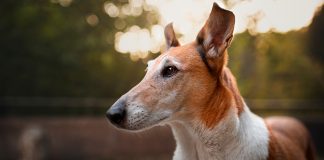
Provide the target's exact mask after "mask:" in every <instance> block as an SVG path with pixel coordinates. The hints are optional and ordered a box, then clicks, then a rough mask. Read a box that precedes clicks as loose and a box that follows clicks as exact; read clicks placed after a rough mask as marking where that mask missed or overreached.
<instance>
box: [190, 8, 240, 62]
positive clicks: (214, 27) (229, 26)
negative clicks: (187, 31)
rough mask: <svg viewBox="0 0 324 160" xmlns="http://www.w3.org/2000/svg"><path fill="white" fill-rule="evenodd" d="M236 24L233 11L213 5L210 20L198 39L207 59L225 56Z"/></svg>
mask: <svg viewBox="0 0 324 160" xmlns="http://www.w3.org/2000/svg"><path fill="white" fill-rule="evenodd" d="M234 23H235V17H234V14H233V13H232V12H231V11H228V10H225V9H223V8H221V7H219V6H218V5H217V4H216V3H214V4H213V9H212V11H211V13H210V15H209V18H208V19H207V21H206V23H205V25H204V27H203V28H202V29H201V30H200V32H199V33H198V36H197V39H196V40H197V42H198V44H199V45H201V47H203V49H204V51H205V53H206V57H207V58H216V57H220V56H222V55H223V54H224V52H225V50H226V49H227V48H228V46H229V45H230V43H231V40H232V38H233V30H234Z"/></svg>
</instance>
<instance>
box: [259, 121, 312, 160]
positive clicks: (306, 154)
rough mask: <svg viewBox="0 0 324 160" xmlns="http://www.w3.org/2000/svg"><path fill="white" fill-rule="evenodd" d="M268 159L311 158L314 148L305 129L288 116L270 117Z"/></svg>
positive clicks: (298, 159) (267, 122)
mask: <svg viewBox="0 0 324 160" xmlns="http://www.w3.org/2000/svg"><path fill="white" fill-rule="evenodd" d="M265 122H266V124H267V126H268V128H269V131H270V144H269V158H268V159H269V160H286V159H293V160H313V159H315V156H314V148H313V144H312V141H311V138H310V135H309V133H308V131H307V129H306V128H305V127H304V126H303V124H301V123H300V122H299V121H297V120H296V119H293V118H290V117H270V118H266V119H265Z"/></svg>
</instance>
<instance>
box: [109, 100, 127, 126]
mask: <svg viewBox="0 0 324 160" xmlns="http://www.w3.org/2000/svg"><path fill="white" fill-rule="evenodd" d="M125 108H126V107H125V103H123V102H120V101H117V102H116V103H115V104H114V105H112V106H111V107H110V109H109V110H108V111H107V113H106V116H107V118H108V119H109V120H110V121H111V122H112V123H114V124H121V122H122V121H123V120H124V118H125V115H126V110H125Z"/></svg>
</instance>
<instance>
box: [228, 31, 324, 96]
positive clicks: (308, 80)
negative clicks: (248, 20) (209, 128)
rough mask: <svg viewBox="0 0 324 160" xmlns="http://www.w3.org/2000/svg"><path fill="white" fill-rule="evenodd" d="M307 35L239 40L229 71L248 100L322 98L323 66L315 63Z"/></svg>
mask: <svg viewBox="0 0 324 160" xmlns="http://www.w3.org/2000/svg"><path fill="white" fill-rule="evenodd" d="M306 42H307V32H305V30H301V31H292V32H289V33H285V34H279V33H265V34H259V35H256V36H251V35H250V34H248V33H243V34H239V35H237V36H236V38H235V40H234V42H233V44H232V47H231V48H230V51H229V53H230V61H229V65H230V68H231V69H232V70H233V72H234V74H235V75H236V78H237V80H238V84H239V86H240V88H241V92H242V94H243V95H244V96H245V97H247V98H296V99H298V98H302V99H304V98H310V99H316V98H322V97H323V95H324V90H323V88H324V84H323V74H324V73H323V70H322V68H321V67H322V65H321V64H319V63H317V62H316V61H315V62H314V60H312V59H311V58H310V57H309V56H308V55H309V52H310V51H309V48H307V46H306V44H307V43H306Z"/></svg>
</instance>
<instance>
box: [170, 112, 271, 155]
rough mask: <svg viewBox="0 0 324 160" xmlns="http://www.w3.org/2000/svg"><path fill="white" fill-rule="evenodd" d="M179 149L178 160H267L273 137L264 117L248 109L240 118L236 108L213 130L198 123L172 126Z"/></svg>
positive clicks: (172, 124) (176, 152)
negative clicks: (269, 145)
mask: <svg viewBox="0 0 324 160" xmlns="http://www.w3.org/2000/svg"><path fill="white" fill-rule="evenodd" d="M170 125H171V127H172V131H173V134H174V136H175V139H176V142H177V147H176V151H175V152H174V157H173V159H174V160H197V159H201V160H263V159H264V160H265V159H267V157H268V141H269V133H268V130H267V127H266V125H265V123H264V121H263V119H261V118H260V117H258V116H257V115H255V114H253V113H252V112H251V111H250V110H249V108H248V107H247V106H245V107H244V111H243V112H242V113H241V114H240V116H239V117H238V116H237V113H236V112H235V109H234V107H233V109H232V110H230V111H229V112H228V113H227V115H226V117H224V118H223V119H222V120H221V122H219V123H218V124H217V126H215V127H214V128H212V129H207V128H205V127H204V126H203V124H201V122H199V121H198V120H195V121H194V122H192V123H184V122H180V121H177V122H172V123H170Z"/></svg>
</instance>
